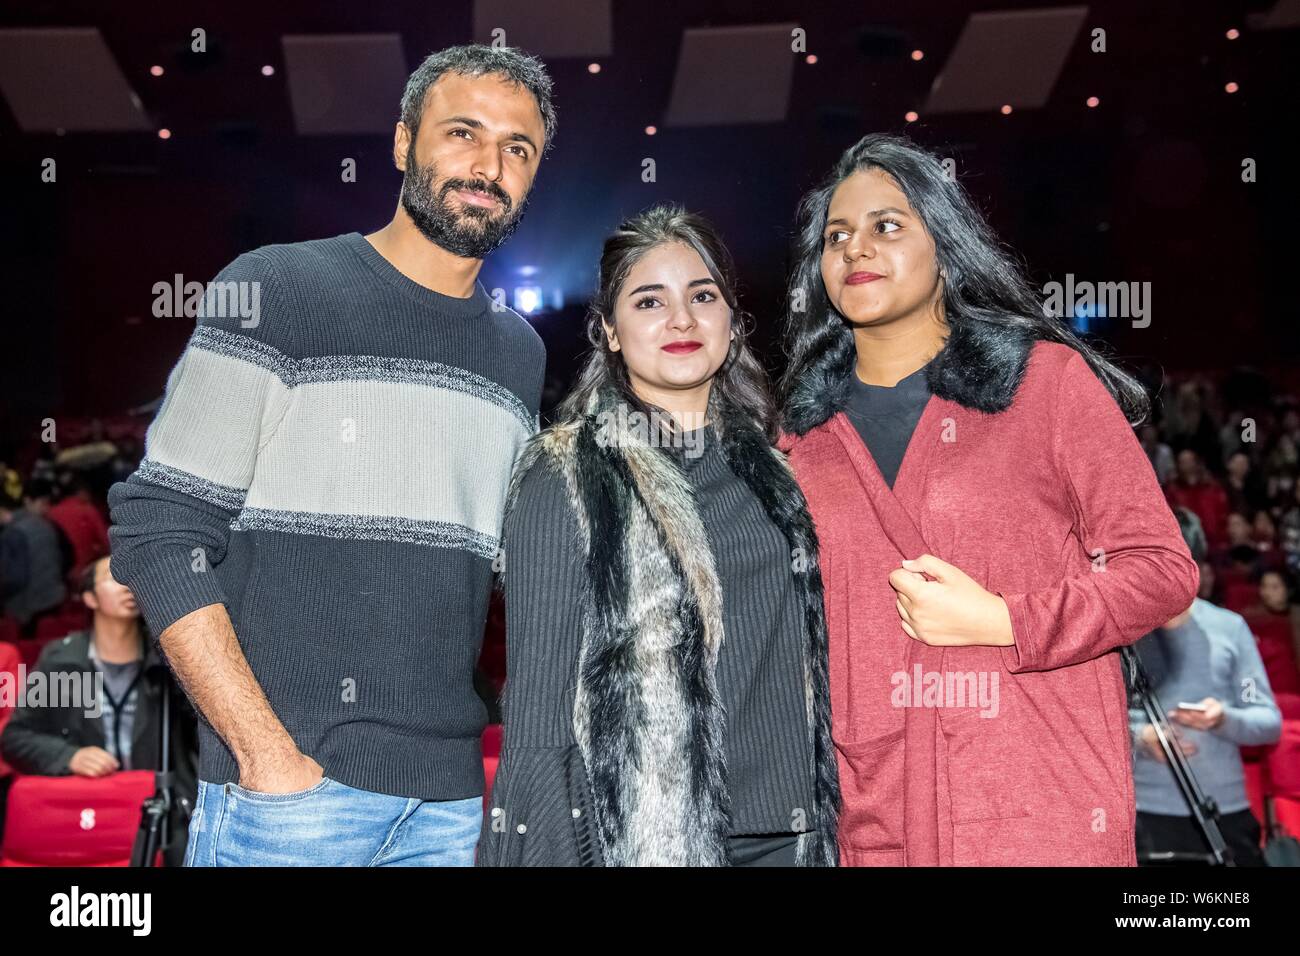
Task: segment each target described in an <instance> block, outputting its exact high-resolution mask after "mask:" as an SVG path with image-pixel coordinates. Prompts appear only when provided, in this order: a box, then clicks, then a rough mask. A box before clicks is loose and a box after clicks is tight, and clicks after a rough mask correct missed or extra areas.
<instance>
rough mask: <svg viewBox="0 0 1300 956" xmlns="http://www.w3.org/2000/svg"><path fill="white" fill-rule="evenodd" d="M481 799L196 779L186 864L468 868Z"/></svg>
mask: <svg viewBox="0 0 1300 956" xmlns="http://www.w3.org/2000/svg"><path fill="white" fill-rule="evenodd" d="M482 820H483V799H482V798H481V797H468V798H466V799H464V800H445V801H438V800H418V799H415V798H408V797H392V796H388V795H387V794H383V793H372V792H370V791H369V790H358V789H357V788H356V787H349V786H348V785H347V784H343V783H339V782H338V781H337V780H332V779H330V778H329V777H325V778H323V779H322V780H321V782H320V783H318V784H316V786H314V787H310V788H308V789H307V790H299V791H297V792H295V793H258V792H255V791H252V790H245V789H244V788H243V787H241V786H239V785H238V784H234V783H226V784H219V783H207V782H205V781H203V780H200V781H199V794H198V801H197V802H196V804H195V807H194V816H193V818H192V819H191V820H190V840H189V844H188V846H187V847H186V850H185V865H186V866H473V865H474V849H475V847H476V846H477V845H478V836H479V827H480V824H481V823H482Z"/></svg>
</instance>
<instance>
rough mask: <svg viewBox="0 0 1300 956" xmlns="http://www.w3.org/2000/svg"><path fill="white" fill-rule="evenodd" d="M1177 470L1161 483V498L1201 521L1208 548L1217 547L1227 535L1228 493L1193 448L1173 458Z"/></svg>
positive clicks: (1224, 540)
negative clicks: (1167, 480)
mask: <svg viewBox="0 0 1300 956" xmlns="http://www.w3.org/2000/svg"><path fill="white" fill-rule="evenodd" d="M1176 461H1177V464H1178V473H1177V475H1175V477H1174V479H1173V480H1172V481H1171V482H1169V484H1168V485H1166V486H1165V497H1166V498H1168V499H1169V504H1170V506H1171V507H1174V508H1186V509H1188V510H1189V511H1191V512H1192V513H1193V514H1194V515H1196V517H1197V518H1199V519H1200V520H1201V527H1202V529H1203V530H1202V533H1203V534H1204V535H1205V537H1206V539H1207V541H1208V543H1209V546H1210V547H1211V548H1220V547H1222V546H1223V545H1224V543H1225V542H1226V541H1227V537H1228V495H1227V493H1226V492H1224V490H1223V486H1222V485H1220V484H1219V483H1218V482H1217V481H1215V480H1214V476H1213V475H1211V474H1210V472H1209V471H1208V470H1207V469H1206V467H1205V462H1204V460H1203V459H1202V458H1201V456H1200V455H1199V454H1197V453H1196V451H1195V450H1193V449H1191V448H1184V449H1183V450H1182V451H1180V452H1179V453H1178V458H1177V459H1176Z"/></svg>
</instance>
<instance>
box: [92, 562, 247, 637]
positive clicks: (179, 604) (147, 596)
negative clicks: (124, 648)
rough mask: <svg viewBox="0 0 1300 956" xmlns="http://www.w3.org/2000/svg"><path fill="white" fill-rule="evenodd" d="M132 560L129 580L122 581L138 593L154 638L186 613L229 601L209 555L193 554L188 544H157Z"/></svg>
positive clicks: (134, 592) (138, 602)
mask: <svg viewBox="0 0 1300 956" xmlns="http://www.w3.org/2000/svg"><path fill="white" fill-rule="evenodd" d="M131 563H132V568H131V570H130V573H129V574H128V575H127V577H128V578H129V580H126V581H123V582H122V583H123V584H125V585H126V586H127V587H129V588H130V589H131V593H132V594H134V595H135V600H136V603H137V604H138V605H140V611H141V613H142V614H143V615H144V619H145V622H146V623H147V624H148V625H149V632H150V634H152V635H153V637H154V639H155V640H157V639H158V637H159V636H161V635H162V632H163V631H165V630H167V628H169V627H171V626H172V624H174V623H176V622H177V621H179V620H180V619H181V618H183V617H184V616H185V615H187V614H190V613H192V612H194V611H197V610H198V609H199V608H203V607H208V606H209V605H212V604H224V603H225V601H226V595H225V591H224V590H223V589H222V587H221V583H220V582H219V581H218V580H217V574H216V571H215V570H213V568H212V565H210V564H208V563H207V558H206V556H204V555H198V556H194V555H192V554H191V549H190V548H189V547H188V546H186V545H183V544H173V545H162V546H156V547H153V548H150V549H149V553H148V554H147V555H145V554H140V553H137V554H134V555H132V561H131ZM115 576H116V575H115Z"/></svg>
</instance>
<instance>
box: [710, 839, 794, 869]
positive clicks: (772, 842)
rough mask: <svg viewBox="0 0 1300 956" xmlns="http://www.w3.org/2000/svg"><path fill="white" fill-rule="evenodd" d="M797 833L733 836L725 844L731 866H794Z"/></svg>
mask: <svg viewBox="0 0 1300 956" xmlns="http://www.w3.org/2000/svg"><path fill="white" fill-rule="evenodd" d="M798 841H799V834H797V833H771V834H763V835H760V836H733V837H730V838H728V840H727V844H728V847H729V849H730V850H731V864H732V866H794V859H795V855H794V851H795V847H796V846H797V844H798Z"/></svg>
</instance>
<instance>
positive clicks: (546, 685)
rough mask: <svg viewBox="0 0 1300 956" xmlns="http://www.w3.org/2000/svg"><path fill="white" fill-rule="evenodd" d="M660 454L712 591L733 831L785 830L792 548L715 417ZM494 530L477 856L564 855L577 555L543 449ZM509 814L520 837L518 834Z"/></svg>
mask: <svg viewBox="0 0 1300 956" xmlns="http://www.w3.org/2000/svg"><path fill="white" fill-rule="evenodd" d="M699 432H702V433H703V441H702V453H698V452H700V446H699V445H697V444H696V443H697V442H699V441H700V439H699V436H698V433H699ZM669 453H670V454H674V455H676V456H678V458H679V461H680V462H681V465H682V470H683V472H684V474H685V475H686V476H687V479H688V480H689V481H690V483H691V485H692V486H693V488H694V489H695V493H696V507H697V508H698V510H699V514H700V519H701V521H702V522H703V524H704V528H705V532H706V534H707V536H708V538H709V543H710V545H711V547H712V550H713V556H714V562H715V566H716V568H717V573H718V580H719V584H720V585H721V590H722V615H723V629H724V636H723V643H722V647H721V649H720V651H719V653H718V664H717V672H716V676H717V685H718V693H719V695H720V697H721V698H722V702H723V705H724V706H725V708H726V715H727V718H726V735H725V746H726V759H727V777H728V789H729V791H730V796H731V809H732V814H731V816H732V821H731V823H732V825H731V833H732V834H733V835H741V834H775V833H790V832H791V831H792V830H794V829H795V826H796V823H797V822H798V820H799V814H800V812H801V811H803V812H806V808H809V807H812V806H814V805H815V804H814V801H813V793H814V787H813V784H814V781H813V770H812V768H813V755H812V751H811V746H810V743H809V740H808V718H807V714H806V711H805V703H804V690H803V680H804V678H803V643H804V640H805V637H804V634H805V631H804V621H803V616H802V610H801V608H800V605H799V600H798V594H797V591H796V589H795V582H794V575H793V571H792V565H791V560H792V559H791V555H790V546H789V544H788V543H787V541H786V539H785V536H784V535H783V534H782V533H781V532H780V531H779V530H778V529H777V527H776V526H775V525H774V524H773V523H772V522H771V520H770V519H769V518H768V517H767V514H766V512H764V511H763V507H762V505H761V504H760V503H759V501H758V499H757V498H756V497H755V496H754V494H753V492H752V491H751V490H750V489H749V486H748V485H746V484H745V483H744V482H743V481H742V480H741V479H739V478H737V477H736V476H735V475H734V474H733V473H732V471H731V469H730V468H729V467H728V465H727V462H726V459H725V458H724V456H723V454H722V451H721V449H720V447H719V445H718V442H717V436H716V433H715V432H714V429H713V426H712V425H705V426H703V428H702V429H698V430H696V432H695V433H692V435H691V437H690V439H689V441H688V442H686V443H684V447H683V448H681V449H672V450H671V451H670V452H669ZM504 537H505V541H506V548H507V556H506V560H507V564H508V567H509V571H508V572H507V575H506V587H505V592H506V627H507V631H506V653H507V655H508V665H507V675H506V689H505V701H504V710H505V722H506V738H505V741H504V748H503V750H502V754H501V762H500V765H499V767H498V770H497V776H496V780H495V783H494V786H493V791H492V799H491V801H490V807H491V810H490V812H489V816H488V818H487V819H486V820H485V823H484V828H483V834H482V838H481V840H480V844H479V857H480V861H481V862H482V863H486V864H487V865H497V866H501V865H545V864H549V865H565V864H569V863H575V862H577V859H576V854H577V847H576V846H575V845H574V832H575V821H577V820H578V819H579V817H580V814H582V808H581V807H580V806H579V804H580V803H582V802H584V801H583V798H582V797H581V796H580V795H579V793H580V792H581V791H583V790H585V789H586V788H585V786H582V785H577V786H576V790H575V781H574V779H573V776H574V774H575V772H580V768H581V759H580V758H575V756H574V753H575V752H576V751H577V742H576V740H575V738H574V735H573V726H572V724H573V702H574V691H573V687H574V681H575V674H576V670H577V661H578V652H579V645H580V641H581V629H582V626H581V622H582V608H581V598H582V590H583V573H584V572H583V558H582V555H581V553H580V551H581V549H580V548H579V547H577V546H576V542H578V541H579V540H580V533H579V530H578V523H577V518H576V516H575V514H574V512H573V508H572V506H571V504H570V502H569V495H568V490H567V487H566V486H565V483H564V479H563V478H562V477H561V475H560V474H559V472H558V470H557V469H556V468H555V467H554V465H553V464H552V463H551V462H549V461H548V460H546V459H545V458H543V459H542V460H541V461H539V463H538V465H537V466H535V467H534V468H532V469H531V470H530V471H529V472H528V473H527V475H525V476H524V478H523V480H522V482H521V485H520V489H519V497H518V499H517V501H516V504H515V506H514V508H513V509H512V510H511V512H510V514H509V516H508V517H507V519H506V528H505V536H504ZM575 811H577V812H575ZM494 821H496V823H497V826H496V828H494V825H493V824H494ZM519 823H524V824H525V825H526V828H527V829H526V834H527V839H526V840H520V839H519V837H518V836H516V834H517V833H518V824H519ZM579 829H580V828H579Z"/></svg>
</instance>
